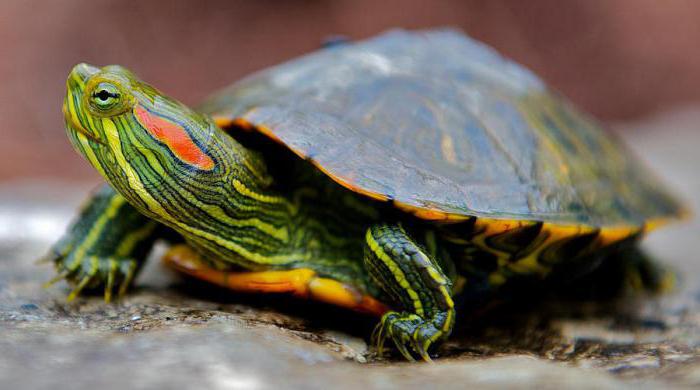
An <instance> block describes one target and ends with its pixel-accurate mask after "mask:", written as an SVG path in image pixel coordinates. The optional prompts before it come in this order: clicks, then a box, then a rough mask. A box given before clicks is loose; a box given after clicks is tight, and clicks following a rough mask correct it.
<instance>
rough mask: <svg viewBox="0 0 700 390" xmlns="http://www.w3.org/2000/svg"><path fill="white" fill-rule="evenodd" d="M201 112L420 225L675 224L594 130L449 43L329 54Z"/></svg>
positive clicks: (525, 79)
mask: <svg viewBox="0 0 700 390" xmlns="http://www.w3.org/2000/svg"><path fill="white" fill-rule="evenodd" d="M202 110H203V111H204V112H206V113H208V114H210V115H212V116H213V117H214V118H215V119H216V120H217V122H218V123H220V124H221V125H224V126H227V125H228V126H230V125H232V124H235V125H238V126H242V127H244V128H249V129H257V130H259V131H262V132H263V133H265V134H266V135H268V136H270V137H271V138H273V139H275V140H276V141H279V142H281V143H283V144H284V145H286V146H288V147H289V148H290V149H291V150H293V151H294V152H295V153H296V154H298V155H299V156H301V157H303V158H306V159H309V160H310V161H312V162H313V163H314V164H315V165H316V166H317V167H318V168H320V169H321V170H323V171H324V172H325V173H326V174H328V175H329V176H330V177H331V178H333V179H334V180H336V181H337V182H339V183H341V184H342V185H344V186H346V187H347V188H350V189H352V190H353V191H356V192H359V193H362V194H365V195H368V196H370V197H372V198H375V199H381V200H391V201H393V202H394V203H395V204H396V205H397V206H398V207H400V208H402V209H404V210H407V211H410V212H412V213H414V214H415V215H417V216H418V217H421V218H425V219H434V220H459V219H463V218H465V217H468V216H476V217H480V218H490V219H507V220H537V221H545V222H551V223H554V224H560V225H587V226H593V227H613V226H633V227H634V226H636V227H639V226H643V225H644V224H645V223H648V222H649V221H651V220H654V221H655V220H659V219H667V218H669V217H673V216H677V215H679V214H680V213H681V207H680V205H679V203H678V202H677V201H676V200H674V199H673V197H672V196H671V195H669V194H668V193H667V192H666V191H665V190H664V189H663V186H661V185H660V183H659V182H658V181H657V180H656V179H655V177H654V176H653V175H652V174H651V173H650V172H649V171H648V170H647V169H646V168H645V167H644V166H643V165H642V164H640V162H639V161H638V160H637V159H636V158H635V157H634V156H633V155H632V154H631V153H630V152H629V151H628V150H627V149H626V148H625V147H624V146H623V145H621V144H620V143H619V142H618V141H617V140H616V139H615V138H614V137H613V136H612V135H610V134H608V133H606V132H605V131H604V130H603V129H602V128H601V126H600V125H599V124H597V123H596V122H595V121H594V120H593V119H592V118H590V117H588V116H586V115H584V114H582V113H581V112H579V111H577V110H576V109H575V108H574V107H573V106H572V105H571V104H570V103H569V102H568V101H567V100H566V99H564V98H562V97H561V96H559V95H558V94H556V93H555V92H553V91H552V90H550V89H548V88H547V86H546V85H545V84H544V83H543V81H542V80H540V79H539V78H538V77H537V76H535V75H534V74H533V73H532V72H530V71H529V70H527V69H525V68H524V67H522V66H520V65H518V64H516V63H514V62H512V61H510V60H508V59H506V58H504V57H502V56H501V55H499V54H498V53H497V52H496V51H494V50H493V49H492V48H490V47H488V46H486V45H484V44H482V43H480V42H477V41H475V40H473V39H471V38H469V37H467V36H465V35H464V34H462V33H460V32H457V31H452V30H434V31H419V32H406V31H391V32H388V33H385V34H383V35H379V36H377V37H374V38H371V39H369V40H366V41H361V42H357V43H348V44H342V45H335V46H332V47H330V48H325V49H322V50H319V51H317V52H314V53H312V54H309V55H306V56H304V57H301V58H298V59H295V60H292V61H289V62H287V63H284V64H281V65H278V66H275V67H272V68H269V69H266V70H263V71H261V72H259V73H256V74H254V75H252V76H250V77H248V78H246V79H243V80H242V81H240V82H238V83H236V84H234V85H232V86H230V87H228V88H227V89H224V90H223V91H222V92H220V93H218V94H216V95H215V96H213V97H212V98H211V99H209V100H208V101H207V102H206V103H205V104H204V105H203V106H202Z"/></svg>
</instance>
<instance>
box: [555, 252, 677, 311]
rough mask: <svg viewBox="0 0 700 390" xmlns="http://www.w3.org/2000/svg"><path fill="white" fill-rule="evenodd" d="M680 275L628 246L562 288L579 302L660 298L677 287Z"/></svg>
mask: <svg viewBox="0 0 700 390" xmlns="http://www.w3.org/2000/svg"><path fill="white" fill-rule="evenodd" d="M676 276H677V275H676V273H675V272H674V271H673V270H671V269H669V268H666V267H665V266H664V265H663V264H660V263H659V262H657V261H656V260H655V259H654V258H652V257H650V256H649V255H648V254H646V253H645V252H644V251H643V250H641V248H639V247H637V246H634V245H632V246H626V247H624V248H622V249H620V250H619V251H615V252H613V253H611V254H609V255H608V256H607V257H606V258H604V259H603V261H602V262H601V264H600V266H598V267H597V268H596V269H595V270H593V271H591V272H590V273H588V274H586V275H583V276H581V277H580V278H578V279H575V280H573V281H572V283H571V284H568V285H567V286H560V287H561V288H559V289H558V290H561V291H562V293H564V295H565V296H569V297H572V298H579V299H594V300H602V299H610V298H615V297H621V296H624V295H629V294H632V295H635V294H651V295H659V294H664V293H667V292H670V291H672V290H673V288H674V287H675V285H676V280H677V277H676Z"/></svg>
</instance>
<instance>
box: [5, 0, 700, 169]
mask: <svg viewBox="0 0 700 390" xmlns="http://www.w3.org/2000/svg"><path fill="white" fill-rule="evenodd" d="M443 25H448V26H456V27H460V28H462V29H463V30H465V31H466V32H468V33H469V34H471V35H473V36H474V37H476V38H479V39H481V40H483V41H486V42H487V43H490V44H491V45H493V46H495V47H496V48H498V49H499V50H500V51H502V52H503V53H506V54H507V55H509V56H510V57H512V58H514V59H516V60H517V61H519V62H521V63H524V64H526V65H527V66H529V67H531V68H532V69H534V70H535V71H536V72H537V73H539V74H540V75H542V76H543V77H544V78H545V79H546V80H547V81H549V82H550V83H551V84H552V85H554V86H555V87H556V88H558V89H559V90H561V91H562V92H564V94H566V95H568V96H569V97H571V98H572V99H573V100H574V101H575V102H577V103H578V104H580V105H581V106H582V107H583V108H585V109H587V110H589V111H591V112H593V113H594V114H595V115H597V116H599V117H600V118H602V119H604V120H624V119H634V118H638V117H641V116H646V115H650V114H652V113H655V112H658V111H659V110H665V109H669V108H671V107H673V106H676V105H681V104H687V103H691V102H694V101H696V100H697V99H698V98H700V51H698V42H700V1H692V0H685V1H684V0H528V1H521V0H512V1H507V0H489V1H486V0H484V1H465V0H454V1H435V0H432V1H418V0H406V1H387V0H383V1H378V0H375V1H371V0H347V1H285V2H282V1H108V0H102V1H94V0H62V1H49V0H46V1H28V0H3V1H2V2H1V3H0V179H9V178H27V177H36V178H61V179H62V178H72V179H77V178H94V177H95V175H94V173H93V172H92V170H91V169H90V168H89V167H88V166H87V164H86V163H84V162H82V161H81V160H80V158H79V157H78V156H77V155H76V154H75V153H73V152H72V151H71V149H70V146H69V144H68V142H67V140H66V139H65V135H64V132H63V126H62V119H61V114H60V106H61V99H62V95H63V88H64V80H65V77H66V75H67V73H68V71H69V70H70V68H71V66H73V65H74V64H75V63H78V62H83V61H84V62H89V63H94V64H97V65H104V64H109V63H119V64H122V65H125V66H127V67H129V68H131V69H132V70H134V71H135V72H136V73H137V74H139V75H141V76H142V77H143V78H144V79H146V80H148V81H149V82H151V83H153V84H155V85H156V86H158V87H159V88H160V89H162V90H164V91H166V92H167V93H169V94H171V95H173V96H175V97H177V98H179V99H181V100H183V101H184V102H186V103H191V104H193V103H196V102H197V101H199V100H200V99H201V98H202V97H204V96H206V95H207V94H208V93H210V92H211V91H212V90H214V89H216V88H218V87H221V86H223V85H226V84H228V83H229V82H231V81H233V80H236V79H238V78H240V77H242V76H244V75H245V74H247V73H249V72H251V71H254V70H257V69H260V68H262V67H264V66H267V65H271V64H275V63H278V62H280V61H283V60H285V59H288V58H290V57H294V56H296V55H299V54H302V53H305V52H308V51H311V50H314V49H316V48H318V46H319V44H320V42H321V41H322V40H323V39H324V37H327V36H329V35H332V34H343V35H347V36H349V37H351V38H353V39H356V38H363V37H367V36H370V35H373V34H376V33H378V32H381V31H383V30H386V29H388V28H392V27H405V28H422V27H430V26H443Z"/></svg>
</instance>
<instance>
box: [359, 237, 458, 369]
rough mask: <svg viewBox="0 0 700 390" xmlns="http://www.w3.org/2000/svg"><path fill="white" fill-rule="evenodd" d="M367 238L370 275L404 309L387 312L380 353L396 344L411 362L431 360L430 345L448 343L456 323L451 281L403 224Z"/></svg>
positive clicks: (379, 333) (378, 340)
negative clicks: (385, 347) (390, 344)
mask: <svg viewBox="0 0 700 390" xmlns="http://www.w3.org/2000/svg"><path fill="white" fill-rule="evenodd" d="M365 238H366V246H365V255H364V259H365V267H366V268H367V270H368V271H369V275H370V277H371V278H372V280H373V282H374V283H375V284H376V285H377V286H378V287H379V288H380V289H381V290H382V291H383V292H384V293H385V294H386V295H388V296H389V297H390V298H391V299H392V300H393V301H394V302H395V303H396V304H397V305H398V307H400V308H401V310H402V311H389V312H387V313H386V314H384V316H383V317H382V319H381V321H380V323H379V324H378V325H377V327H376V328H375V331H374V333H373V335H372V344H373V345H374V346H375V347H376V348H377V350H378V353H379V354H381V353H382V349H383V346H384V343H385V341H386V340H391V341H393V343H394V345H395V346H396V348H397V349H398V350H399V352H401V354H402V355H403V356H404V357H405V358H406V359H408V360H415V359H414V355H417V356H419V357H420V358H422V359H423V360H425V361H430V356H429V355H428V351H429V349H430V347H431V346H433V345H435V344H437V343H439V342H441V341H443V340H445V339H446V338H447V337H448V336H449V335H450V333H451V332H452V327H453V325H454V320H455V309H454V302H453V301H452V282H451V280H450V279H449V278H448V277H447V276H446V275H445V273H444V272H443V270H442V269H441V267H440V265H439V264H438V262H437V261H436V259H433V258H432V257H431V256H430V255H428V254H427V253H426V252H425V251H424V250H423V248H421V247H420V246H419V245H418V244H416V243H415V242H414V241H413V240H412V239H411V237H409V235H408V234H407V233H406V232H405V231H404V230H403V228H402V227H401V226H398V225H375V226H372V227H370V228H369V229H368V230H367V233H366V236H365Z"/></svg>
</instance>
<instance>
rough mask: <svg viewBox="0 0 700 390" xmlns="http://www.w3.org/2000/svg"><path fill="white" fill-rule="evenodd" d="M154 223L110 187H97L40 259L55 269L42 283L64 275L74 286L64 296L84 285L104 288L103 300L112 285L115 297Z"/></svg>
mask: <svg viewBox="0 0 700 390" xmlns="http://www.w3.org/2000/svg"><path fill="white" fill-rule="evenodd" d="M158 227H159V224H158V223H157V222H155V221H153V220H151V219H149V218H146V217H145V216H143V215H141V214H140V213H139V212H138V211H136V209H134V208H133V207H132V206H131V205H129V204H128V203H127V202H126V200H125V199H124V198H123V197H122V196H121V195H119V194H117V193H116V192H115V191H114V190H113V189H112V188H111V187H110V186H108V185H104V186H102V187H100V188H99V189H98V190H97V191H96V192H95V193H94V195H93V196H92V197H91V198H90V199H88V201H87V202H86V204H85V205H84V207H83V208H82V210H81V211H80V214H79V215H78V218H77V219H76V220H75V221H74V222H73V223H72V224H71V226H70V227H69V228H68V230H67V231H66V233H65V234H64V235H63V237H61V239H60V240H59V241H58V242H57V243H56V244H54V245H53V246H52V248H51V249H50V251H49V253H48V254H47V255H46V256H45V258H44V259H42V261H47V262H53V263H54V264H55V266H56V270H57V272H58V275H57V276H56V277H54V278H53V279H52V280H51V281H49V282H48V283H47V286H50V285H52V284H53V283H55V282H57V281H59V280H61V279H66V280H67V281H68V282H69V283H70V284H72V285H73V286H74V288H73V290H72V291H71V293H70V294H69V295H68V301H71V300H73V299H74V298H75V297H76V296H78V295H79V294H80V292H81V291H84V290H88V289H89V290H95V289H104V299H105V301H107V302H110V301H111V300H112V295H113V292H114V290H115V288H116V289H117V293H118V296H120V297H121V296H122V295H124V293H125V292H126V290H127V289H128V287H129V286H130V284H131V282H132V281H133V279H134V276H135V275H136V273H137V272H138V271H139V269H140V268H141V266H142V265H143V262H144V260H145V258H146V255H147V254H148V252H149V251H150V249H151V247H152V246H153V243H154V241H155V240H156V238H157V237H158V233H159V232H158V230H160V229H158Z"/></svg>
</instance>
